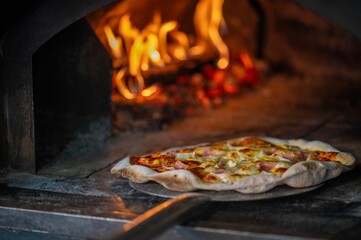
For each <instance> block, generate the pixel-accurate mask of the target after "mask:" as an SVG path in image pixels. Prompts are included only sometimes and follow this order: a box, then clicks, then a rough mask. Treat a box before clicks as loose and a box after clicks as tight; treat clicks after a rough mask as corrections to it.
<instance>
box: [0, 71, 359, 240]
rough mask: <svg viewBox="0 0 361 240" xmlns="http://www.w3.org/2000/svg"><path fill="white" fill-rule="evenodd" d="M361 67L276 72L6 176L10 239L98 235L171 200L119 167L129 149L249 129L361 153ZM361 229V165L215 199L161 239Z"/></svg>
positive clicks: (351, 234) (5, 223)
mask: <svg viewBox="0 0 361 240" xmlns="http://www.w3.org/2000/svg"><path fill="white" fill-rule="evenodd" d="M360 92H361V77H360V75H357V76H350V77H348V78H347V79H344V78H339V77H333V78H328V79H325V78H322V77H320V78H315V77H309V76H287V75H285V74H279V75H274V76H272V77H270V78H269V79H268V80H267V81H264V82H262V83H261V85H260V87H259V88H258V89H256V90H247V91H244V93H243V94H241V95H240V96H238V97H236V98H232V99H231V98H230V99H227V100H226V101H225V103H224V104H223V105H222V106H221V107H219V108H216V109H213V110H203V111H201V112H199V113H197V114H196V115H193V116H191V117H188V118H185V119H181V120H178V121H176V122H174V123H172V124H170V125H169V126H167V127H166V128H165V129H164V130H163V131H160V132H147V133H140V132H136V133H134V132H133V133H124V134H122V135H119V136H116V137H114V138H112V139H111V140H109V143H108V144H106V146H101V147H99V149H98V151H96V153H95V154H94V153H92V160H91V161H89V156H87V154H83V155H82V156H79V157H78V158H75V159H71V160H68V161H55V162H54V163H52V164H51V165H48V166H46V167H44V168H43V169H41V170H40V171H39V173H38V174H37V175H32V174H26V173H13V172H10V173H3V174H2V177H1V178H0V189H1V190H0V238H1V239H3V238H4V239H85V238H87V239H89V238H92V239H98V238H104V237H105V236H107V235H108V234H109V233H111V232H112V231H114V230H115V229H116V228H118V227H120V226H122V225H123V224H124V223H125V222H127V221H129V220H131V219H133V218H134V217H135V216H137V215H139V214H141V213H143V212H144V211H146V210H148V209H150V208H152V207H154V206H156V205H157V204H159V203H161V202H163V201H165V199H163V198H159V197H154V196H149V195H147V194H144V193H140V192H138V191H136V190H133V189H132V188H131V187H130V186H129V184H128V182H127V180H125V179H119V178H115V177H114V176H111V175H110V168H111V167H112V166H113V165H114V164H115V163H116V162H117V161H118V160H119V159H121V158H122V157H124V156H126V155H128V154H145V153H147V152H151V151H158V150H162V149H166V148H168V147H173V146H181V145H188V144H194V143H199V142H208V141H216V140H222V139H227V138H233V137H239V136H246V135H267V136H273V137H280V138H305V139H308V140H314V139H317V140H321V141H325V142H328V143H330V144H332V145H334V146H335V147H336V148H339V149H341V150H343V151H348V152H352V153H353V154H354V155H355V156H356V158H357V159H358V160H359V161H360V159H361V101H360V100H361V95H360ZM94 156H96V157H94ZM360 235H361V167H360V166H356V168H355V169H354V170H352V171H350V172H347V173H344V174H342V175H341V176H340V177H338V178H336V179H333V180H330V181H328V182H327V183H326V184H324V185H323V186H322V187H320V188H319V189H316V190H314V191H312V192H308V193H304V194H301V195H297V196H291V197H284V198H279V199H272V200H262V201H255V202H238V203H237V202H230V203H209V204H205V205H204V206H202V207H201V208H200V209H198V210H197V214H196V215H194V216H192V218H190V219H189V220H188V221H186V222H182V223H181V224H180V225H177V226H176V227H174V228H172V229H170V230H169V231H167V232H166V233H164V234H163V235H162V236H160V237H159V239H169V238H174V239H239V238H240V237H243V238H245V239H292V238H295V239H308V238H309V239H311V238H312V239H315V238H317V239H326V238H327V239H329V238H351V239H354V238H357V237H359V236H360Z"/></svg>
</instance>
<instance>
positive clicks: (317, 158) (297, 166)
mask: <svg viewBox="0 0 361 240" xmlns="http://www.w3.org/2000/svg"><path fill="white" fill-rule="evenodd" d="M355 163H356V160H355V157H354V156H353V155H352V154H350V153H346V152H341V151H339V150H337V149H335V148H334V147H332V146H331V145H329V144H326V143H324V142H321V141H306V140H303V139H289V140H285V139H277V138H270V137H253V136H252V137H242V138H237V139H230V140H224V141H220V142H215V143H207V144H199V145H195V146H188V147H180V148H172V149H169V150H166V151H163V152H158V153H152V154H149V155H145V156H138V157H136V156H130V157H127V158H125V159H123V160H121V161H120V162H118V163H117V164H116V165H115V166H114V167H113V168H112V169H111V172H112V173H113V174H118V175H121V176H122V177H125V178H128V179H129V180H130V181H133V182H136V183H145V182H148V181H155V182H158V183H160V184H162V185H163V186H164V187H166V188H168V189H170V190H174V191H194V190H216V191H226V190H234V191H238V192H241V193H262V192H265V191H268V190H270V189H272V188H274V187H276V186H278V185H284V184H285V185H288V186H290V187H294V188H302V187H309V186H313V185H317V184H320V183H323V182H324V181H326V180H328V179H331V178H335V177H337V176H338V175H340V174H341V173H342V172H344V171H347V170H350V169H352V168H353V167H354V166H355Z"/></svg>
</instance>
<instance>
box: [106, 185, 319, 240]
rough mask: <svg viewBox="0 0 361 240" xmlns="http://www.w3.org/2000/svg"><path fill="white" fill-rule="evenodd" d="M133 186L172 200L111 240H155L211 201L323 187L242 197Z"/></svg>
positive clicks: (282, 193)
mask: <svg viewBox="0 0 361 240" xmlns="http://www.w3.org/2000/svg"><path fill="white" fill-rule="evenodd" d="M129 184H130V186H131V187H132V188H134V189H136V190H138V191H140V192H143V193H146V194H149V195H153V196H158V197H164V198H169V200H167V201H165V202H163V203H161V204H160V205H158V206H156V207H154V208H152V209H150V210H148V211H147V212H145V213H143V214H142V215H139V216H138V217H136V218H135V219H133V221H132V222H129V223H126V224H124V226H123V228H122V229H119V231H117V232H115V233H113V234H112V235H111V236H110V237H109V238H108V239H109V240H116V239H117V240H122V239H124V240H125V239H127V240H132V239H151V238H152V237H155V236H157V235H160V234H161V233H162V232H164V231H165V230H167V229H168V228H169V227H171V226H173V225H174V224H176V223H179V222H181V221H182V220H184V217H185V216H187V215H189V213H190V212H191V210H194V209H195V208H196V207H198V206H200V205H202V204H204V203H206V202H210V201H215V202H240V201H256V200H264V199H274V198H280V197H286V196H292V195H297V194H302V193H305V192H309V191H312V190H315V189H317V188H319V187H320V186H322V185H323V184H319V185H315V186H311V187H306V188H291V187H289V186H286V185H282V186H277V187H275V188H273V189H271V190H269V191H267V192H265V193H257V194H242V193H239V192H236V191H196V192H188V193H184V192H176V191H171V190H169V189H166V188H165V187H163V186H162V185H160V184H159V183H156V182H147V183H133V182H130V183H129Z"/></svg>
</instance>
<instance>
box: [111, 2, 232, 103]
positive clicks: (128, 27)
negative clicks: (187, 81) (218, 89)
mask: <svg viewBox="0 0 361 240" xmlns="http://www.w3.org/2000/svg"><path fill="white" fill-rule="evenodd" d="M222 6H223V0H200V1H199V3H198V5H197V7H196V10H195V13H194V24H195V30H196V35H197V41H196V45H193V46H190V41H189V36H188V35H187V34H186V33H184V32H181V31H179V30H178V23H177V22H176V21H169V22H165V23H162V19H161V15H160V12H156V13H155V14H154V17H153V20H152V22H150V23H149V24H148V25H147V26H145V28H144V29H138V28H136V27H135V26H133V24H132V22H131V19H130V16H129V14H125V15H123V16H122V17H121V18H120V20H119V25H118V29H117V31H116V30H114V29H111V27H110V26H109V25H105V26H104V33H105V36H106V39H107V43H108V46H109V49H110V53H111V55H112V58H113V66H114V67H115V68H118V70H116V71H118V72H117V73H116V74H115V85H116V87H117V89H118V90H119V92H120V93H121V94H122V95H123V97H124V98H126V99H129V100H131V99H134V98H136V97H137V96H143V97H149V96H151V95H153V94H155V93H156V92H157V88H156V87H154V88H152V86H151V87H147V86H146V84H145V82H144V78H145V75H146V74H147V72H148V71H149V70H151V69H153V68H161V67H164V66H166V65H169V64H175V63H177V62H182V61H187V60H190V59H197V58H203V57H204V56H207V55H209V52H212V51H213V52H215V53H218V56H219V58H218V61H217V66H218V67H219V68H222V69H224V68H226V67H227V66H228V63H229V52H228V48H227V46H226V45H225V43H224V42H223V40H222V38H221V36H220V34H219V28H220V25H221V24H222V23H223V22H224V21H223V16H222ZM210 50H211V51H210ZM124 53H127V54H124Z"/></svg>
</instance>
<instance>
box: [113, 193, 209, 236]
mask: <svg viewBox="0 0 361 240" xmlns="http://www.w3.org/2000/svg"><path fill="white" fill-rule="evenodd" d="M209 199H210V198H209V197H207V196H205V195H203V194H197V193H187V194H182V195H179V196H177V197H175V198H173V199H171V200H168V201H166V202H163V203H162V204H160V205H158V206H156V207H155V208H152V209H150V210H148V211H147V212H145V213H143V214H142V215H140V216H138V217H137V218H135V219H133V221H132V222H130V223H127V224H125V225H124V226H123V228H121V229H119V230H118V231H117V232H115V233H114V234H113V235H112V236H111V237H109V238H108V240H119V239H124V240H125V239H126V240H132V239H134V240H136V239H150V238H153V237H155V236H157V235H159V234H160V233H163V232H164V231H165V230H167V229H168V228H169V227H171V226H172V225H174V224H175V223H177V222H180V221H182V220H184V219H186V218H187V217H189V214H188V213H189V211H190V210H191V209H194V208H196V207H197V206H200V205H201V204H203V203H205V202H207V201H209Z"/></svg>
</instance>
